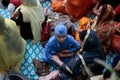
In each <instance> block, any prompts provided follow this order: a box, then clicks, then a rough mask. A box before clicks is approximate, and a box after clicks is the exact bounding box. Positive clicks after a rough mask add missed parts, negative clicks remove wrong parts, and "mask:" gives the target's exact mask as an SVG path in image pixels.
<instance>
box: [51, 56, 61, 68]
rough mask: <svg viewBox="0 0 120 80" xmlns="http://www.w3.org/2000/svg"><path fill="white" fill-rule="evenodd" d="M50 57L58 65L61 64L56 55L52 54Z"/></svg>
mask: <svg viewBox="0 0 120 80" xmlns="http://www.w3.org/2000/svg"><path fill="white" fill-rule="evenodd" d="M51 59H52V60H53V61H54V62H56V63H57V64H58V65H59V66H62V64H63V62H62V61H61V60H60V58H59V57H58V56H56V55H53V56H52V57H51Z"/></svg>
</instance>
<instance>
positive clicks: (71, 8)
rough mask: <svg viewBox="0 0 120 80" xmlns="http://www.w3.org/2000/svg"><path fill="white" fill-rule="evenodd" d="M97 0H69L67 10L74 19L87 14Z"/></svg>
mask: <svg viewBox="0 0 120 80" xmlns="http://www.w3.org/2000/svg"><path fill="white" fill-rule="evenodd" d="M96 3H97V2H95V1H93V0H89V1H86V0H72V1H71V0H67V4H66V11H67V13H68V15H70V17H71V18H72V20H73V21H77V20H79V19H80V18H82V17H83V16H86V15H87V14H88V13H89V11H90V10H91V9H92V8H93V7H94V6H95V4H96Z"/></svg>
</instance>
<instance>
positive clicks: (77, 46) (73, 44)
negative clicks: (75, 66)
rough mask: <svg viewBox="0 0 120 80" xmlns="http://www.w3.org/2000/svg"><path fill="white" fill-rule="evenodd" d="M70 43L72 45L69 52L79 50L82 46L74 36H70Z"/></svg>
mask: <svg viewBox="0 0 120 80" xmlns="http://www.w3.org/2000/svg"><path fill="white" fill-rule="evenodd" d="M69 40H70V44H71V47H70V48H69V50H68V52H69V53H72V52H75V51H77V50H78V49H79V48H80V43H78V42H77V41H76V40H75V39H74V38H73V37H72V36H71V37H70V39H69Z"/></svg>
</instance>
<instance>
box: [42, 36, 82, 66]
mask: <svg viewBox="0 0 120 80" xmlns="http://www.w3.org/2000/svg"><path fill="white" fill-rule="evenodd" d="M79 48H80V43H78V42H77V41H76V40H75V39H74V38H73V37H72V36H70V35H67V36H66V39H65V41H64V42H63V43H62V44H60V43H59V42H58V40H57V39H56V37H55V35H54V36H52V37H51V38H50V39H49V41H48V43H47V44H46V46H45V48H44V52H43V60H44V61H46V62H48V63H50V64H54V62H53V61H52V60H51V59H50V58H51V57H52V56H53V55H56V54H57V53H58V52H60V51H61V50H63V49H64V50H68V51H69V53H73V52H75V51H77V50H78V49H79ZM61 60H62V61H63V62H64V63H66V62H67V61H68V60H69V58H62V59H61Z"/></svg>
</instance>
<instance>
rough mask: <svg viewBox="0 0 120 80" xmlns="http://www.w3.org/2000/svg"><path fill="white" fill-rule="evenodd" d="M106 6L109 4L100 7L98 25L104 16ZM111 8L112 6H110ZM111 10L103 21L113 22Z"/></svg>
mask: <svg viewBox="0 0 120 80" xmlns="http://www.w3.org/2000/svg"><path fill="white" fill-rule="evenodd" d="M108 5H109V4H104V5H101V6H102V11H101V14H100V16H99V18H98V23H99V22H100V21H101V19H102V17H103V16H104V15H105V13H106V10H107V8H108ZM111 7H112V6H111ZM112 10H113V9H111V11H110V12H109V14H108V15H107V17H106V18H105V19H104V20H103V21H105V20H113V12H112Z"/></svg>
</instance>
